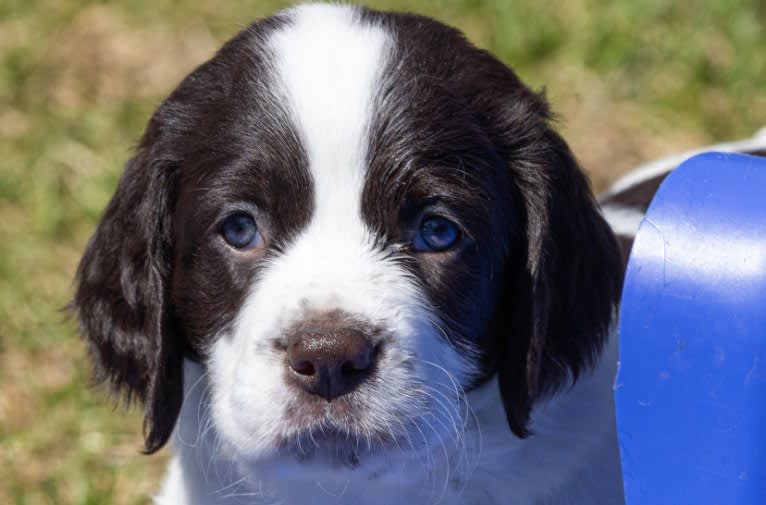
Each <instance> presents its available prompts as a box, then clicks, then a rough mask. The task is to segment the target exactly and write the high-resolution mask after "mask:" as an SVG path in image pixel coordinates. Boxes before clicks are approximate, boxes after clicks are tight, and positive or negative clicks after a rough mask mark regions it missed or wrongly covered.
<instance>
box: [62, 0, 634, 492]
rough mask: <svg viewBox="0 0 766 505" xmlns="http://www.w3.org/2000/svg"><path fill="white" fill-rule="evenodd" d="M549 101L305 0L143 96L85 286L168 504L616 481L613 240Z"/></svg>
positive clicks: (441, 40) (485, 61) (400, 34)
mask: <svg viewBox="0 0 766 505" xmlns="http://www.w3.org/2000/svg"><path fill="white" fill-rule="evenodd" d="M550 118H551V114H550V111H549V108H548V105H547V103H546V102H545V100H544V97H543V96H541V95H540V94H537V93H534V92H532V91H530V90H529V89H528V88H527V87H526V86H524V84H522V82H521V81H520V80H519V79H518V78H517V77H516V75H515V74H514V73H513V72H512V71H511V70H509V69H508V68H507V67H505V66H504V65H503V64H502V63H500V62H499V61H498V60H496V59H495V58H493V57H492V56H491V55H489V54H488V53H486V52H485V51H482V50H480V49H477V48H475V47H473V46H472V45H471V44H470V43H468V42H467V41H466V40H465V38H464V37H463V36H462V35H461V34H460V33H459V32H457V31H456V30H454V29H452V28H448V27H446V26H444V25H442V24H440V23H438V22H436V21H433V20H430V19H427V18H423V17H419V16H414V15H402V14H390V13H380V12H375V11H371V10H367V9H363V8H357V7H352V6H340V5H303V6H300V7H296V8H292V9H289V10H287V11H285V12H282V13H280V14H277V15H276V16H274V17H271V18H268V19H264V20H261V21H258V22H256V23H255V24H253V25H252V26H250V27H249V28H247V29H245V30H244V31H243V32H242V33H240V34H239V35H237V36H236V37H234V38H233V39H232V40H231V41H229V42H228V43H227V44H226V45H225V46H224V47H223V48H222V49H221V50H220V51H219V52H218V53H217V54H216V55H215V56H214V57H213V58H212V59H211V60H210V61H208V62H207V63H205V64H203V65H202V66H200V67H199V68H197V69H196V70H195V71H194V72H192V73H191V74H190V75H189V76H188V77H187V78H186V79H184V80H183V82H182V83H181V84H180V85H179V86H178V88H176V90H175V91H173V93H172V94H171V95H170V96H169V97H168V98H167V100H165V101H164V102H163V103H162V105H160V107H159V108H158V109H157V111H156V112H155V113H154V115H153V116H152V118H151V120H150V122H149V125H148V127H147V129H146V132H145V133H144V135H143V138H142V140H141V142H140V145H139V146H138V148H137V151H136V153H135V156H134V157H133V158H132V159H131V160H130V161H129V162H128V163H127V166H126V168H125V172H124V175H123V176H122V179H121V180H120V183H119V186H118V188H117V191H116V193H115V195H114V197H113V199H112V201H111V202H110V203H109V205H108V207H107V209H106V211H105V214H104V216H103V218H102V220H101V222H100V224H99V225H98V228H97V230H96V232H95V234H94V236H93V237H92V239H91V240H90V242H89V243H88V246H87V249H86V251H85V254H84V256H83V259H82V262H81V264H80V267H79V270H78V273H77V279H76V285H77V286H76V295H75V301H74V306H75V308H76V310H77V314H78V318H79V321H80V326H81V331H82V334H83V335H84V338H85V340H86V342H87V345H88V350H89V353H90V357H91V359H92V361H93V363H94V365H95V371H96V375H97V378H98V379H101V380H103V381H106V382H107V383H109V384H110V385H111V386H112V388H113V389H114V391H115V392H116V393H117V394H119V395H123V396H124V397H127V398H128V399H134V400H136V401H137V402H139V403H140V404H141V405H142V406H143V409H144V431H145V440H146V452H148V453H153V452H155V451H157V450H159V449H160V448H161V447H163V446H164V445H165V444H166V442H168V440H169V439H171V438H172V445H173V450H174V457H173V460H172V463H171V466H170V470H169V473H168V476H167V478H166V480H165V483H164V485H163V486H162V489H161V490H160V492H159V494H158V495H157V497H156V503H160V504H173V505H177V504H236V503H284V504H292V503H306V502H309V503H317V504H321V503H344V504H345V503H348V504H390V503H446V504H493V503H494V504H501V503H502V504H514V503H517V504H531V503H535V504H538V503H546V504H562V503H604V504H607V503H608V504H617V503H621V502H622V500H623V498H622V481H621V473H620V465H619V451H618V444H617V439H616V434H615V421H614V406H613V396H612V384H613V380H614V375H615V369H616V362H617V340H616V336H615V334H614V331H613V329H614V327H615V316H616V313H617V312H616V311H617V306H618V300H619V295H620V287H621V279H622V265H621V257H620V252H619V249H618V244H617V242H616V240H615V237H614V235H613V234H612V232H611V230H610V229H609V226H608V225H607V223H606V222H605V220H604V219H603V218H602V216H601V214H600V212H599V210H598V208H597V204H596V202H595V200H594V197H593V195H592V193H591V190H590V188H589V184H588V181H587V179H586V177H585V175H584V174H583V172H582V171H581V170H580V168H579V167H578V165H577V162H576V161H575V158H574V156H573V155H572V153H571V152H570V150H569V148H568V147H567V144H566V143H565V142H564V141H563V140H562V138H561V137H560V136H559V135H558V134H557V133H555V132H554V130H553V129H552V128H551V124H550Z"/></svg>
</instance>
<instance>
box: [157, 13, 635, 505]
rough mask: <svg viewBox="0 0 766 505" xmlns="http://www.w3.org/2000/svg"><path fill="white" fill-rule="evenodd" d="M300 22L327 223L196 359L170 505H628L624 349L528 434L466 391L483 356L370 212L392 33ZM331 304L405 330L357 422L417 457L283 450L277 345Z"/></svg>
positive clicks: (309, 231) (493, 404)
mask: <svg viewBox="0 0 766 505" xmlns="http://www.w3.org/2000/svg"><path fill="white" fill-rule="evenodd" d="M288 15H289V16H290V17H291V18H292V21H293V22H292V23H290V24H289V25H287V26H286V27H284V28H282V29H280V31H278V32H277V33H276V34H274V35H273V36H272V39H271V40H270V47H271V50H272V51H273V55H274V58H275V62H274V65H275V70H276V75H277V80H276V81H275V83H274V86H275V89H276V91H275V93H276V94H277V95H279V97H280V98H281V99H282V100H283V101H284V103H286V104H287V106H288V108H289V112H290V114H291V117H292V119H293V121H294V122H295V124H296V125H297V128H298V131H299V135H300V138H301V142H302V144H303V145H304V147H305V148H306V151H307V155H308V161H309V168H310V172H311V175H312V178H313V183H314V191H315V202H314V203H315V206H314V213H313V216H312V219H311V222H310V223H309V225H308V226H307V227H306V228H305V229H304V230H303V231H302V232H301V233H300V234H299V235H298V236H296V237H294V238H293V240H292V242H291V244H290V245H289V246H288V247H287V248H286V250H285V252H284V254H282V255H281V256H280V257H278V258H276V259H274V260H273V261H272V262H271V264H269V265H268V266H267V267H266V268H265V269H264V270H263V271H262V273H261V274H260V275H259V278H258V281H257V283H256V284H255V285H254V286H253V289H252V291H251V292H250V293H249V295H248V297H247V300H246V302H245V304H244V305H243V307H242V309H241V311H240V314H239V316H238V319H237V321H236V324H235V325H234V329H233V330H232V331H231V332H229V333H226V334H223V335H220V336H219V338H217V339H216V341H215V343H214V344H213V345H212V348H211V350H210V361H209V363H208V366H207V368H208V370H209V372H208V373H204V372H203V371H202V369H201V368H200V366H199V365H196V364H193V363H191V362H187V363H186V365H185V394H186V396H185V401H184V404H183V408H182V412H181V415H180V420H179V424H178V426H177V428H176V431H175V433H174V437H173V446H174V449H175V457H174V460H173V462H172V464H171V467H170V470H169V473H168V477H167V479H166V481H165V484H164V486H163V488H162V490H161V492H160V494H159V495H158V496H157V498H156V503H158V504H163V505H164V504H172V505H179V504H180V505H184V504H186V505H197V504H199V505H201V504H237V503H256V504H259V503H263V504H265V503H274V504H276V503H285V504H290V503H313V504H322V503H328V504H329V503H340V504H371V505H372V504H390V503H402V504H403V503H437V502H438V503H445V504H453V503H454V504H458V503H460V504H464V503H475V504H493V503H495V504H500V503H502V504H513V503H519V504H528V503H620V502H621V500H622V492H621V491H622V490H621V484H620V483H621V480H620V474H619V457H618V452H617V443H616V436H615V433H614V409H613V399H612V387H611V386H612V381H613V377H614V371H615V370H614V367H615V363H616V343H615V342H616V339H612V340H611V344H610V345H609V347H608V349H607V351H606V352H605V356H604V358H603V359H602V360H601V364H600V365H599V366H598V367H597V368H596V370H595V371H594V372H593V373H592V374H590V375H587V376H585V377H583V378H582V379H581V380H580V381H579V382H578V383H577V384H576V385H575V386H574V388H572V389H566V390H565V392H564V393H562V394H558V395H555V396H553V397H552V398H551V399H550V400H548V401H545V402H543V403H540V404H539V405H538V406H537V408H536V409H535V411H534V413H533V417H532V423H531V428H532V430H533V431H534V432H535V435H534V436H533V437H532V438H530V439H527V440H523V441H522V440H519V439H518V438H516V437H515V436H514V435H513V434H512V433H511V431H510V430H509V429H508V425H507V422H506V420H505V414H504V411H503V406H502V403H501V402H500V400H499V393H498V386H497V384H496V382H494V381H493V382H490V383H489V384H486V385H485V386H483V387H482V388H480V389H478V390H476V391H474V392H472V393H471V394H469V395H467V396H466V395H465V394H464V392H463V391H462V389H461V388H460V386H459V384H466V383H468V380H469V377H470V375H471V374H472V373H473V372H474V371H473V370H472V369H471V367H470V365H469V363H470V356H466V355H465V354H463V353H458V351H457V350H456V348H455V347H453V346H452V345H449V344H448V343H447V342H446V341H445V338H444V336H443V335H442V334H441V330H440V326H441V322H440V321H439V316H438V312H437V311H436V310H434V309H433V308H432V307H430V306H428V305H427V304H426V302H425V300H426V299H427V297H426V296H425V294H424V293H423V292H422V290H421V288H420V287H419V283H418V281H417V279H414V278H412V277H411V275H410V274H408V273H407V272H406V271H405V270H404V269H403V268H402V267H401V266H400V265H399V264H398V263H397V262H395V261H393V260H392V259H391V258H389V257H388V256H387V255H386V254H384V252H383V251H381V250H378V249H377V248H376V246H375V243H374V241H373V240H372V239H373V238H374V237H373V234H372V233H373V232H372V231H371V230H369V229H368V227H367V226H366V225H365V223H364V221H363V220H362V216H361V195H362V188H363V182H364V178H365V159H364V156H365V148H366V142H367V139H368V127H369V123H370V119H371V118H370V113H371V109H372V102H373V99H374V98H375V96H374V93H375V89H376V87H377V83H378V79H379V78H380V75H379V73H380V72H381V69H382V68H384V64H385V61H386V58H387V56H388V54H389V50H390V44H391V41H390V40H389V38H388V37H389V36H388V34H387V33H385V32H384V31H383V30H381V29H378V28H363V27H360V26H359V25H358V24H356V23H355V22H354V20H353V10H352V9H351V8H349V7H341V6H334V5H320V6H302V7H299V8H296V9H292V10H291V11H289V14H288ZM332 309H342V310H344V311H346V312H350V313H352V314H355V315H356V316H359V317H363V318H364V319H366V320H367V321H369V322H371V323H373V324H375V325H377V326H379V327H383V328H385V329H386V331H387V332H388V334H389V335H390V336H391V340H390V341H389V342H387V346H386V353H385V358H384V359H383V361H382V362H381V363H380V364H379V368H380V369H382V370H384V371H385V373H384V377H383V379H378V380H373V381H370V383H369V384H367V383H365V384H363V385H362V386H361V388H363V389H362V391H361V392H362V393H364V395H365V396H366V398H367V399H368V402H367V404H366V405H365V409H363V412H360V413H359V415H358V419H357V420H356V423H355V425H354V426H349V427H348V429H349V430H356V431H357V432H361V433H367V432H369V433H374V432H375V431H381V430H382V431H386V430H388V431H389V432H391V433H395V434H396V435H397V436H398V437H399V438H398V440H399V443H400V444H401V445H402V447H401V448H399V447H396V446H390V447H385V448H377V449H376V450H371V451H365V448H364V447H362V448H360V450H359V455H360V458H359V459H360V460H359V465H358V466H356V467H355V468H353V469H352V468H347V467H344V466H343V465H342V464H339V461H335V460H334V459H333V457H332V455H327V454H322V453H317V454H315V455H314V457H312V458H309V459H308V460H307V461H298V460H297V459H296V458H295V457H293V456H290V455H285V454H284V453H283V451H282V452H281V451H279V450H278V449H279V448H278V447H277V441H278V439H279V438H280V437H283V436H289V435H291V434H295V433H297V432H298V431H300V430H302V429H305V428H306V427H305V426H303V427H299V426H295V425H294V422H291V421H290V420H289V413H290V412H289V410H290V409H291V408H293V407H294V406H293V404H292V403H291V401H290V400H291V398H292V396H293V392H292V391H291V390H290V388H289V387H288V386H287V385H286V384H285V382H284V379H283V374H284V367H285V364H284V358H283V357H282V356H281V355H280V354H279V353H278V352H277V351H275V350H273V348H272V347H271V346H270V341H271V339H274V338H277V337H279V336H280V335H281V332H283V331H285V330H286V329H287V328H288V327H289V326H290V325H291V324H293V323H294V322H295V321H297V320H299V318H300V317H301V316H302V315H303V314H304V311H306V310H317V311H321V310H332ZM328 409H329V407H328ZM328 416H329V414H328ZM307 422H309V423H310V422H311V421H307ZM314 422H315V424H316V423H318V422H319V420H314ZM317 452H319V451H317ZM586 497H587V498H586Z"/></svg>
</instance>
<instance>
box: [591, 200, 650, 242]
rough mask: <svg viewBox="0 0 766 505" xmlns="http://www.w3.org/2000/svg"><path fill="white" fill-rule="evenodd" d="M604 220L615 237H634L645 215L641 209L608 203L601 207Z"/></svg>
mask: <svg viewBox="0 0 766 505" xmlns="http://www.w3.org/2000/svg"><path fill="white" fill-rule="evenodd" d="M601 212H602V213H603V214H604V219H606V222H607V223H609V226H610V227H611V228H612V231H613V232H614V233H616V234H617V235H630V236H635V235H636V233H637V232H638V227H639V226H640V225H641V221H643V220H644V215H645V213H644V212H643V211H642V210H641V209H637V208H635V207H628V206H625V205H618V204H612V203H608V204H605V205H604V206H602V207H601Z"/></svg>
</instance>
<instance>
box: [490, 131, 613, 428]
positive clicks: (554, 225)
mask: <svg viewBox="0 0 766 505" xmlns="http://www.w3.org/2000/svg"><path fill="white" fill-rule="evenodd" d="M546 119H547V118H546ZM538 121H539V120H538ZM544 121H545V119H543V122H540V124H545V123H544ZM533 130H534V129H533ZM524 142H527V146H526V147H525V148H523V149H518V150H516V151H514V148H513V147H511V148H510V149H509V151H508V152H509V153H510V154H509V158H510V160H509V163H510V165H511V169H512V171H513V177H514V180H515V184H516V186H517V190H518V193H519V196H520V200H521V204H520V207H522V209H520V211H521V213H522V214H523V216H524V217H523V221H524V232H523V234H522V235H523V237H521V238H520V239H519V240H518V241H517V244H516V247H515V250H516V251H515V254H516V257H514V258H509V260H508V261H509V263H511V264H515V267H510V268H508V272H509V273H508V279H507V282H506V286H505V290H506V292H505V293H504V295H503V301H502V304H503V306H501V307H500V310H501V311H505V312H506V313H507V314H511V316H510V317H511V319H510V321H509V320H508V319H504V321H503V322H501V323H500V324H501V325H502V326H504V333H507V335H505V336H503V337H502V338H503V340H504V345H501V346H500V356H499V358H498V378H499V383H500V391H501V395H502V398H503V402H504V404H505V410H506V415H507V417H508V423H509V425H510V427H511V429H512V430H513V432H514V433H516V434H517V435H519V436H526V435H527V434H528V433H529V431H528V428H527V424H528V421H529V416H530V413H531V410H532V406H533V404H534V402H535V400H537V399H539V398H540V397H541V396H544V395H545V394H548V393H552V392H554V391H556V390H557V389H559V388H560V387H562V386H565V385H567V384H572V383H573V382H574V381H576V380H577V378H578V376H579V375H580V373H581V372H583V371H584V370H586V369H587V368H588V367H589V366H591V365H592V364H593V363H594V360H595V359H596V357H597V356H598V354H599V352H600V351H601V349H602V347H603V344H604V342H605V340H606V338H607V336H608V331H609V326H610V324H611V323H612V318H613V317H614V316H615V314H616V308H617V304H618V300H619V296H620V290H621V284H622V275H621V259H620V253H619V249H618V246H617V242H616V240H615V238H614V235H613V234H612V232H611V230H610V228H609V226H608V225H607V223H606V222H605V221H604V219H603V218H602V216H601V214H600V212H599V211H598V207H597V204H596V201H595V199H594V197H593V194H592V192H591V189H590V185H589V182H588V179H587V177H586V176H585V174H584V173H583V172H582V170H581V169H580V168H579V166H578V164H577V162H576V160H575V158H574V156H573V155H572V153H571V151H570V150H569V147H568V146H567V145H566V143H565V142H564V140H563V139H562V138H561V137H560V136H559V135H558V134H556V133H555V132H554V131H553V130H551V129H550V128H549V127H548V126H547V125H545V126H544V127H542V128H540V129H539V130H538V133H537V134H534V133H532V135H531V136H530V137H527V138H526V139H525V140H524ZM520 258H523V261H522V259H520Z"/></svg>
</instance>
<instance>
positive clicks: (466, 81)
mask: <svg viewBox="0 0 766 505" xmlns="http://www.w3.org/2000/svg"><path fill="white" fill-rule="evenodd" d="M459 55H460V56H459ZM485 56H486V54H485V53H483V52H481V51H477V50H476V49H475V48H473V47H472V46H471V45H470V44H469V43H468V42H467V41H465V39H464V38H462V36H461V35H460V34H459V33H458V32H457V31H455V30H452V29H450V28H448V27H446V26H444V25H441V24H440V23H438V22H435V21H433V20H427V19H425V18H419V17H416V16H407V15H398V14H385V13H378V12H373V11H368V10H365V9H362V8H359V7H354V6H348V5H330V4H323V5H303V6H299V7H295V8H292V9H289V10H287V11H285V12H283V13H281V14H280V15H278V16H277V17H276V18H269V19H267V20H265V21H261V22H258V23H256V24H255V25H253V26H251V27H250V28H249V29H248V30H246V31H245V32H243V34H242V35H240V36H239V37H237V38H235V39H234V40H233V41H232V42H231V43H229V44H227V47H225V48H224V50H223V51H222V52H221V53H220V54H219V55H218V56H217V57H216V59H214V60H213V61H214V62H215V61H216V60H219V62H221V63H223V64H222V65H220V66H219V67H217V70H216V73H213V74H212V75H211V76H210V79H211V80H215V79H220V80H221V81H227V80H231V82H230V83H228V84H227V86H228V91H227V93H225V94H224V95H222V97H221V100H219V101H220V102H221V103H220V104H215V105H214V106H213V107H210V110H211V111H212V112H209V113H206V117H205V119H206V121H207V120H209V121H208V124H203V125H201V126H200V130H202V131H204V133H202V134H200V135H198V137H199V138H197V140H196V141H195V142H190V144H192V147H193V149H197V150H198V151H202V153H203V154H202V155H200V154H199V153H197V152H195V153H194V155H193V156H190V157H189V158H190V159H192V161H191V162H190V165H192V166H190V167H189V168H190V169H189V170H187V171H186V174H187V175H188V177H186V179H185V180H187V181H190V182H189V183H188V184H184V186H183V187H184V190H185V191H188V192H189V193H190V194H191V195H193V196H191V197H190V198H189V200H190V201H191V205H189V206H187V207H192V208H196V209H199V210H198V213H199V214H200V216H204V215H213V214H214V212H215V209H214V207H215V206H216V202H220V201H251V202H253V203H255V204H256V205H258V206H261V207H262V208H263V209H264V210H265V211H266V212H267V213H268V214H269V217H270V218H271V219H273V220H274V223H273V224H274V225H275V226H276V228H277V230H276V231H275V233H276V234H277V235H285V236H286V235H290V236H294V235H295V233H296V232H298V231H299V230H301V229H304V228H305V227H306V226H307V225H308V224H309V223H310V222H311V221H312V220H320V219H322V216H324V218H326V220H327V221H328V222H329V221H333V222H334V223H336V224H335V225H334V226H335V227H341V228H343V229H348V228H352V229H357V230H358V231H359V232H360V233H362V231H363V229H365V228H374V229H376V230H381V229H390V228H391V227H392V226H393V225H392V224H391V222H392V220H395V213H396V211H397V210H398V208H399V206H400V204H401V203H402V202H403V200H404V197H405V196H410V195H411V194H417V195H418V197H428V196H434V195H436V196H442V197H443V196H449V197H454V198H455V199H458V200H462V201H463V202H469V201H470V202H469V203H470V204H471V205H474V204H478V205H479V206H481V205H482V204H481V199H482V197H483V198H484V199H487V198H488V195H489V194H490V193H492V192H493V191H494V190H496V188H497V187H498V186H499V185H502V184H503V183H504V182H503V181H499V180H498V179H497V178H498V177H501V178H502V174H500V175H498V173H497V171H496V170H493V169H492V167H490V165H492V164H499V163H500V159H499V157H498V156H497V154H496V153H495V152H494V147H493V145H492V143H491V141H490V140H489V139H488V138H487V136H486V134H485V132H484V131H483V130H482V128H481V127H480V125H479V122H480V121H479V120H477V118H479V119H480V117H481V115H480V114H478V115H477V114H476V113H475V110H474V107H473V104H472V103H471V100H472V99H474V98H475V96H477V95H479V94H477V93H476V89H475V86H476V85H480V84H481V83H482V82H483V80H485V79H483V77H481V76H480V75H479V74H480V73H482V72H484V71H485V70H486V69H483V67H482V65H485V64H486V63H487V61H488V60H486V58H485ZM466 62H468V63H470V65H468V66H466ZM491 63H492V64H493V65H494V64H498V65H499V66H500V67H502V64H499V62H496V61H495V60H491ZM471 65H473V66H471ZM469 67H470V68H469ZM467 69H468V70H470V72H469V71H467ZM221 73H223V74H227V75H219V74H221ZM474 74H475V75H474ZM211 156H212V158H211ZM477 171H483V172H485V174H483V175H481V176H477V175H478V174H476V173H471V172H477ZM493 172H495V173H493ZM200 181H201V182H200ZM408 192H409V195H408V194H407V193H408ZM429 193H430V194H429ZM198 195H209V197H208V198H206V199H205V200H206V201H205V202H201V205H200V202H199V201H198V200H199V196H198ZM182 200H183V199H182ZM457 203H458V205H459V204H460V202H457ZM338 216H342V217H343V219H338ZM352 218H354V219H352ZM195 219H196V218H195ZM196 220H197V221H199V222H208V223H209V221H210V219H205V218H203V217H200V219H196ZM282 221H285V222H284V223H282Z"/></svg>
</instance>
